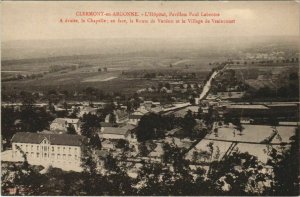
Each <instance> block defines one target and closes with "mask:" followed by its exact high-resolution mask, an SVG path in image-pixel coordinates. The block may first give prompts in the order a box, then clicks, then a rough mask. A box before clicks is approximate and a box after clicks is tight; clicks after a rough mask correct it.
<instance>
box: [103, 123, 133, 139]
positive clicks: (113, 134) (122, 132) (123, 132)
mask: <svg viewBox="0 0 300 197" xmlns="http://www.w3.org/2000/svg"><path fill="white" fill-rule="evenodd" d="M134 128H135V127H134V126H132V125H129V124H127V125H125V126H122V127H106V128H105V129H103V130H102V131H101V132H100V134H99V136H100V138H102V139H127V138H128V137H129V134H130V131H131V130H133V129H134Z"/></svg>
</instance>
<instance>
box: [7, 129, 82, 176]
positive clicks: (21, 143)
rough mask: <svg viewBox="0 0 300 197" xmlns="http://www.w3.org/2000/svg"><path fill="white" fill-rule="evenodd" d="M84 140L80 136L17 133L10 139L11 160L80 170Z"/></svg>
mask: <svg viewBox="0 0 300 197" xmlns="http://www.w3.org/2000/svg"><path fill="white" fill-rule="evenodd" d="M85 140H86V138H85V137H83V136H80V135H68V134H41V133H29V132H18V133H16V134H15V135H14V136H13V138H12V160H13V161H16V162H17V161H23V160H24V158H23V155H24V154H26V156H27V160H28V163H30V164H33V165H43V166H50V165H52V166H53V167H58V168H62V169H72V170H78V171H79V170H80V169H81V168H80V164H81V155H82V149H83V145H84V142H85Z"/></svg>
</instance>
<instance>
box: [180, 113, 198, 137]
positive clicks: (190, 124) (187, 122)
mask: <svg viewBox="0 0 300 197" xmlns="http://www.w3.org/2000/svg"><path fill="white" fill-rule="evenodd" d="M181 124H182V128H183V130H184V132H185V133H186V134H187V135H188V136H192V134H193V129H194V127H195V126H196V124H197V123H196V120H195V118H194V116H193V114H192V111H191V110H189V111H188V112H187V113H186V114H185V116H184V118H183V119H182V123H181Z"/></svg>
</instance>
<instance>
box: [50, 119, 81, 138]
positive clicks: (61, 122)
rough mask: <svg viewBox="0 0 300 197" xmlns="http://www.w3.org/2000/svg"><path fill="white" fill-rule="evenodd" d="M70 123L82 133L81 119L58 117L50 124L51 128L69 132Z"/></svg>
mask: <svg viewBox="0 0 300 197" xmlns="http://www.w3.org/2000/svg"><path fill="white" fill-rule="evenodd" d="M70 125H73V126H74V129H75V131H76V132H77V133H78V134H80V120H79V119H72V118H56V119H55V120H53V122H52V123H51V124H50V130H60V131H64V132H67V130H68V127H69V126H70Z"/></svg>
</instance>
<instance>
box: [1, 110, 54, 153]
mask: <svg viewBox="0 0 300 197" xmlns="http://www.w3.org/2000/svg"><path fill="white" fill-rule="evenodd" d="M53 120H54V116H53V115H52V114H50V113H48V112H47V111H46V109H45V108H35V107H33V106H32V105H23V106H22V107H21V108H20V109H14V108H13V107H2V108H1V135H2V140H3V141H4V142H5V143H4V144H3V145H4V148H5V147H9V146H10V143H11V142H10V141H11V138H12V136H13V135H14V134H15V133H16V132H19V131H22V132H34V133H35V132H38V131H43V130H45V129H48V128H49V122H51V121H53Z"/></svg>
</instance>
